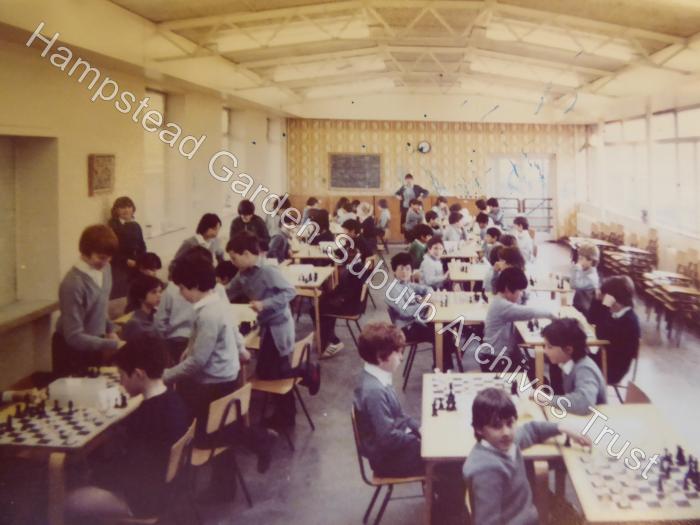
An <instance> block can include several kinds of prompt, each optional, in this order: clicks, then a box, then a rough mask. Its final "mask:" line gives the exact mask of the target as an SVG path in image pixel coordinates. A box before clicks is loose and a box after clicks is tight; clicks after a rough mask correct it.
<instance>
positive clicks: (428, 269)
mask: <svg viewBox="0 0 700 525" xmlns="http://www.w3.org/2000/svg"><path fill="white" fill-rule="evenodd" d="M427 248H428V251H427V253H426V254H425V257H423V262H421V263H420V280H421V283H423V284H425V285H426V286H430V287H431V288H432V289H433V290H441V289H443V288H446V287H448V283H447V273H446V272H445V270H444V268H443V266H442V259H441V258H440V257H441V256H442V253H443V251H445V246H444V245H443V243H442V238H441V237H431V238H430V240H429V241H428V244H427Z"/></svg>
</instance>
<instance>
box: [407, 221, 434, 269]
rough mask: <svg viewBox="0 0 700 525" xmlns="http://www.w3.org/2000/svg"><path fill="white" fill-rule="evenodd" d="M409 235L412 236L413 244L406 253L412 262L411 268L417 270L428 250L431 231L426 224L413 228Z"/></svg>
mask: <svg viewBox="0 0 700 525" xmlns="http://www.w3.org/2000/svg"><path fill="white" fill-rule="evenodd" d="M411 234H412V235H413V242H411V244H410V245H409V247H408V253H409V254H410V256H411V261H413V268H415V269H418V268H420V265H421V263H422V262H423V257H424V256H425V252H426V250H427V249H428V248H427V244H428V241H429V240H430V238H431V237H432V236H433V230H432V229H431V228H430V226H428V225H427V224H419V225H417V226H416V227H415V228H413V231H412V232H411Z"/></svg>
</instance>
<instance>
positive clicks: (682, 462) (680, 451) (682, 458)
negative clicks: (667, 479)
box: [676, 445, 685, 467]
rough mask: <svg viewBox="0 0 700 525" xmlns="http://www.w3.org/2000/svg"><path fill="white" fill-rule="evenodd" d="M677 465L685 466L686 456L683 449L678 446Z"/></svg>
mask: <svg viewBox="0 0 700 525" xmlns="http://www.w3.org/2000/svg"><path fill="white" fill-rule="evenodd" d="M676 464H677V465H678V466H681V467H684V466H685V454H684V453H683V447H681V446H680V445H678V448H677V450H676Z"/></svg>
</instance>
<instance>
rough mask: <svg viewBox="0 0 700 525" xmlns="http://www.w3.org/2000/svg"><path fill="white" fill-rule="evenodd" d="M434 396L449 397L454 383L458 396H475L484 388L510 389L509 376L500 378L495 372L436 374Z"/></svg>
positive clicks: (454, 390) (453, 388) (433, 382)
mask: <svg viewBox="0 0 700 525" xmlns="http://www.w3.org/2000/svg"><path fill="white" fill-rule="evenodd" d="M431 380H432V396H433V398H434V399H437V398H439V397H445V398H446V397H447V395H448V394H449V391H450V384H451V385H452V393H453V394H454V395H455V396H456V397H460V396H465V395H467V396H469V397H474V396H476V394H477V393H478V392H480V391H481V390H483V389H484V388H491V387H494V388H500V389H501V390H507V391H510V384H509V383H508V382H507V377H504V378H503V379H501V378H499V377H498V376H497V375H495V374H470V375H469V377H465V376H464V375H461V374H459V375H458V374H435V375H434V376H433V377H432V378H431Z"/></svg>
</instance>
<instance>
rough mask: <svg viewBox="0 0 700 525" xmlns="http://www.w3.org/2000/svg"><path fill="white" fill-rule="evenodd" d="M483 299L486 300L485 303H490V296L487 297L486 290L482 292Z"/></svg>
mask: <svg viewBox="0 0 700 525" xmlns="http://www.w3.org/2000/svg"><path fill="white" fill-rule="evenodd" d="M481 298H482V299H483V300H484V303H488V302H489V296H488V295H486V290H481Z"/></svg>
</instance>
